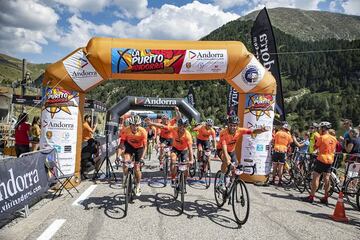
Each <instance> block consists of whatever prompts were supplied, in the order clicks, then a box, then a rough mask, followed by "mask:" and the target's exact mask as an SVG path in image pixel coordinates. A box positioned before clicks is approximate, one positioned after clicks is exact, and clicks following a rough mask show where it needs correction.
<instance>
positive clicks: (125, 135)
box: [120, 127, 147, 148]
mask: <svg viewBox="0 0 360 240" xmlns="http://www.w3.org/2000/svg"><path fill="white" fill-rule="evenodd" d="M120 142H121V143H122V144H123V143H124V142H127V143H129V144H130V145H131V146H132V147H134V148H142V147H144V146H146V144H147V132H146V130H145V129H144V128H143V127H139V128H138V131H137V132H136V133H133V132H132V131H131V128H130V127H126V128H124V130H123V131H122V133H121V138H120Z"/></svg>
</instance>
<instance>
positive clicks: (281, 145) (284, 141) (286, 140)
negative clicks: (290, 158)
mask: <svg viewBox="0 0 360 240" xmlns="http://www.w3.org/2000/svg"><path fill="white" fill-rule="evenodd" d="M292 142H293V139H292V137H291V135H290V134H289V133H288V132H285V131H283V130H279V131H278V132H277V133H276V134H275V137H274V150H275V151H276V152H281V153H286V152H287V150H288V146H289V145H290V143H292Z"/></svg>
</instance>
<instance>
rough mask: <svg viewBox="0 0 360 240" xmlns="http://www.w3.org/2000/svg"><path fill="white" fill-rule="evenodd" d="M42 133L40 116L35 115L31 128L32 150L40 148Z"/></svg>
mask: <svg viewBox="0 0 360 240" xmlns="http://www.w3.org/2000/svg"><path fill="white" fill-rule="evenodd" d="M40 134H41V130H40V117H34V118H33V121H32V124H31V129H30V136H31V138H30V139H31V151H37V150H39V143H40Z"/></svg>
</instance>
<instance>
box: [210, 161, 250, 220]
mask: <svg viewBox="0 0 360 240" xmlns="http://www.w3.org/2000/svg"><path fill="white" fill-rule="evenodd" d="M231 168H232V170H231V171H230V173H231V176H225V175H224V174H223V173H222V172H221V171H218V172H217V173H216V175H215V182H214V194H215V201H216V205H217V206H218V207H222V206H224V204H225V202H226V200H228V205H230V204H231V205H232V209H233V213H234V217H235V220H236V222H237V223H238V224H240V225H243V224H245V223H246V221H247V219H248V217H249V212H250V200H249V193H248V190H247V188H246V184H245V182H244V181H243V180H242V179H241V178H240V176H241V174H243V173H244V172H245V173H247V174H250V175H253V174H254V173H255V169H256V164H255V165H253V166H244V165H235V164H231ZM248 169H252V171H251V172H249V171H247V170H248ZM245 170H246V171H245Z"/></svg>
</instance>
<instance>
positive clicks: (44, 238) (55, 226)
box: [37, 219, 66, 240]
mask: <svg viewBox="0 0 360 240" xmlns="http://www.w3.org/2000/svg"><path fill="white" fill-rule="evenodd" d="M65 222H66V220H65V219H56V220H55V221H54V222H53V223H52V224H51V225H50V226H49V227H48V228H47V229H46V230H45V232H43V233H42V234H41V235H40V237H38V238H37V240H49V239H51V238H52V236H54V234H55V233H56V232H57V230H59V229H60V228H61V226H62V225H63V224H64V223H65Z"/></svg>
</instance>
